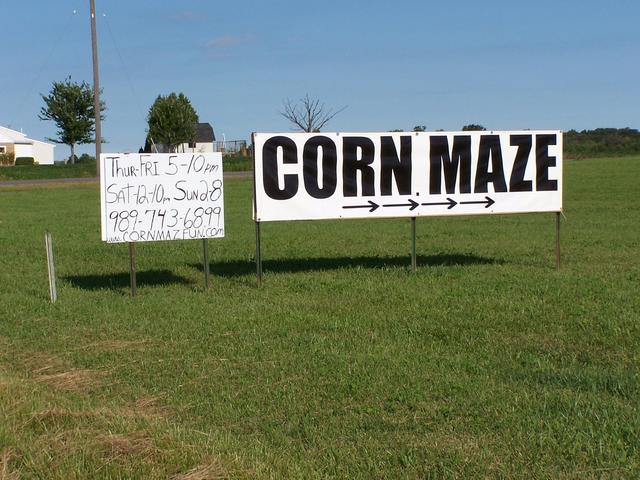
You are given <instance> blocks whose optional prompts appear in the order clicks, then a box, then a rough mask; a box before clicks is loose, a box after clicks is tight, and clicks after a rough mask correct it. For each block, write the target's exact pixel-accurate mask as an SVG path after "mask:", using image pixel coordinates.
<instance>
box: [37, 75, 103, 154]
mask: <svg viewBox="0 0 640 480" xmlns="http://www.w3.org/2000/svg"><path fill="white" fill-rule="evenodd" d="M42 99H43V100H44V103H45V106H44V107H42V108H41V109H40V115H39V118H40V120H51V121H52V122H54V123H55V124H56V126H57V127H58V131H57V132H56V134H57V135H58V138H48V140H51V141H52V142H55V143H61V144H64V145H69V147H70V149H71V157H70V162H71V163H74V162H75V159H76V145H77V144H83V143H94V142H95V110H94V108H93V89H92V88H91V86H90V85H89V84H88V83H86V82H84V81H83V82H82V83H76V82H73V81H71V77H67V79H66V80H65V81H63V82H53V86H52V87H51V91H50V92H49V95H42ZM104 110H105V104H104V102H100V118H101V119H104V115H102V112H104Z"/></svg>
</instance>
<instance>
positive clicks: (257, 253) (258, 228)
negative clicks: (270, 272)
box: [256, 222, 262, 286]
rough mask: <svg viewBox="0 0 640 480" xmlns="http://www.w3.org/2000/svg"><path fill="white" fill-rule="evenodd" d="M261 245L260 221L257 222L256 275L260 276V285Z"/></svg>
mask: <svg viewBox="0 0 640 480" xmlns="http://www.w3.org/2000/svg"><path fill="white" fill-rule="evenodd" d="M260 247H261V245H260V222H256V276H257V277H258V286H261V285H262V251H261V250H262V249H261V248H260Z"/></svg>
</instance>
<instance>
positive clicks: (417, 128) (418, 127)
mask: <svg viewBox="0 0 640 480" xmlns="http://www.w3.org/2000/svg"><path fill="white" fill-rule="evenodd" d="M413 131H414V132H426V131H427V126H426V125H416V126H415V127H413Z"/></svg>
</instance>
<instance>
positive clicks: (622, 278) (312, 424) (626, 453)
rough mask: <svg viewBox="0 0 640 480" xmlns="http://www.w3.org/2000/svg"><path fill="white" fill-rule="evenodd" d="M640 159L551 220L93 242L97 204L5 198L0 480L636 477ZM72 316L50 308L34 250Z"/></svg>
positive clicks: (590, 173)
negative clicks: (50, 260)
mask: <svg viewBox="0 0 640 480" xmlns="http://www.w3.org/2000/svg"><path fill="white" fill-rule="evenodd" d="M639 178H640V158H639V157H627V158H610V159H598V160H584V161H580V162H567V163H566V164H565V195H564V197H565V198H564V204H565V214H566V220H564V219H563V222H562V251H563V253H562V261H563V265H562V269H561V270H560V271H556V270H555V269H554V241H555V236H554V235H555V217H554V215H553V214H532V215H520V216H496V217H464V218H432V219H420V220H419V221H418V251H419V257H418V264H419V269H418V272H417V273H416V274H412V273H411V271H410V268H409V262H410V259H409V251H410V236H409V235H410V223H409V221H408V220H378V221H344V222H338V221H335V222H333V221H327V222H296V223H273V224H265V225H263V255H264V259H265V262H264V269H265V279H264V284H263V286H262V288H256V285H255V273H254V268H255V266H254V263H253V255H254V228H253V223H252V222H251V219H250V217H251V213H250V212H251V183H250V181H248V180H243V179H237V180H227V181H226V183H225V189H226V191H225V202H226V208H225V217H226V228H225V230H226V235H227V236H226V238H224V239H222V240H211V241H210V242H209V245H210V256H211V270H212V273H213V275H214V276H213V278H212V288H211V289H210V291H207V292H205V291H203V289H202V266H201V242H198V241H194V242H161V243H147V244H139V245H138V269H139V275H138V283H139V284H138V297H137V298H130V297H129V295H128V253H127V247H126V246H125V245H107V244H103V243H101V242H100V228H99V192H98V190H97V188H95V187H93V186H74V187H52V188H47V189H42V188H5V189H2V190H0V202H1V205H2V209H1V210H0V245H1V247H2V251H1V253H0V266H1V269H0V280H1V284H0V285H1V288H0V478H2V479H6V478H53V479H69V478H174V479H183V480H186V479H191V480H195V479H205V478H301V479H307V478H362V479H369V478H487V477H488V478H522V479H525V478H527V479H528V478H553V479H556V478H567V479H569V478H571V479H574V478H575V479H583V478H594V479H595V478H611V479H618V478H629V479H634V478H640V410H639V399H640V387H639V385H640V384H639V381H640V293H639V292H640V249H639V247H640V208H639V207H640V200H639V197H638V179H639ZM45 230H50V231H51V232H52V234H53V238H54V243H55V246H54V248H55V253H56V262H57V273H58V278H59V284H60V285H59V287H60V288H59V295H60V299H59V301H58V302H57V303H56V304H53V305H51V304H50V303H49V302H48V291H47V279H46V261H45V257H44V243H43V234H44V232H45Z"/></svg>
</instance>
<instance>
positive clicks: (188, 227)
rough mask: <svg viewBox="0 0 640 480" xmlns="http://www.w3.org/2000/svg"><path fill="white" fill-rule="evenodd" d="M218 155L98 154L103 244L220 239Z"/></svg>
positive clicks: (220, 169)
mask: <svg viewBox="0 0 640 480" xmlns="http://www.w3.org/2000/svg"><path fill="white" fill-rule="evenodd" d="M222 188H223V182H222V154H221V153H154V154H148V153H136V154H132V153H103V154H102V155H100V200H101V210H102V212H101V213H102V222H101V223H102V240H103V241H106V242H108V243H119V242H141V241H155V240H192V239H198V238H215V237H224V203H223V197H224V195H223V189H222Z"/></svg>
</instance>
